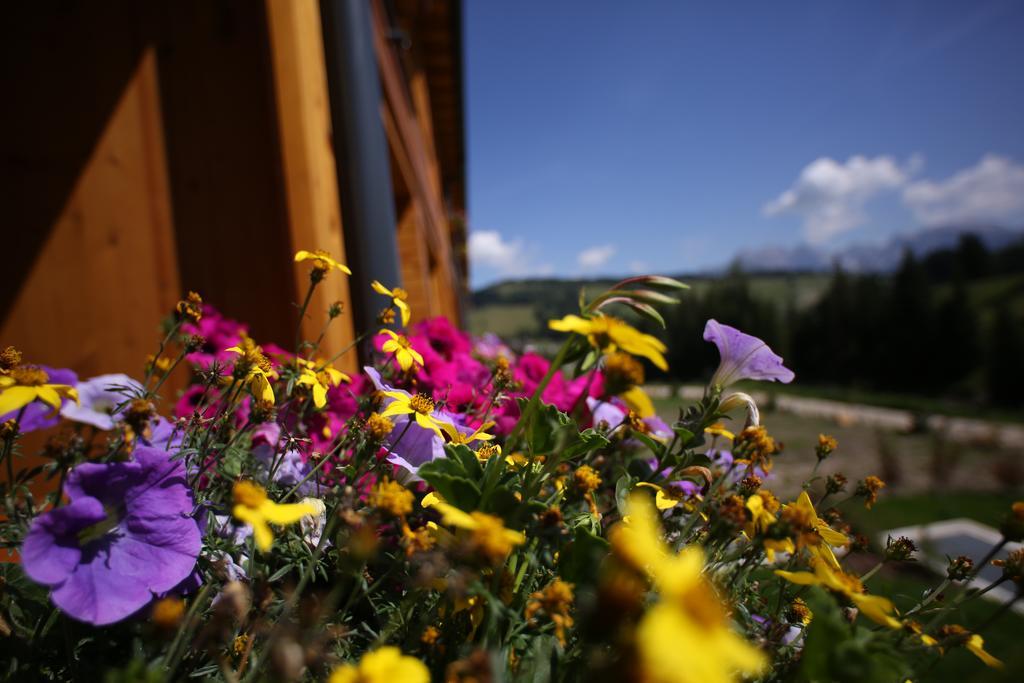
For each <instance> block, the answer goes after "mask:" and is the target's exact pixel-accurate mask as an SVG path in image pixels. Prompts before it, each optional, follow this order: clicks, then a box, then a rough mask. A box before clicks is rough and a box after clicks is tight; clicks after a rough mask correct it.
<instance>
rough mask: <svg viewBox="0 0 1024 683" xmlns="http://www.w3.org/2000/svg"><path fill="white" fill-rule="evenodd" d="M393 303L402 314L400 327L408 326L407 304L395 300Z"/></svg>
mask: <svg viewBox="0 0 1024 683" xmlns="http://www.w3.org/2000/svg"><path fill="white" fill-rule="evenodd" d="M394 301H395V306H397V307H398V310H399V311H401V312H402V326H403V327H404V326H406V325H408V324H409V318H410V317H412V311H411V310H410V309H409V304H407V303H405V302H404V301H402V300H401V299H395V300H394ZM422 363H423V361H422V360H420V364H422Z"/></svg>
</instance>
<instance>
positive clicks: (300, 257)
mask: <svg viewBox="0 0 1024 683" xmlns="http://www.w3.org/2000/svg"><path fill="white" fill-rule="evenodd" d="M302 261H312V262H313V270H316V271H319V272H320V273H321V274H322V275H326V274H327V272H328V271H329V270H330V269H331V268H337V269H338V270H340V271H341V272H343V273H345V274H346V275H351V274H352V271H351V270H349V269H348V266H346V265H345V264H344V263H340V262H338V261H335V260H334V259H333V258H332V257H331V255H330V254H328V253H327V252H326V251H323V250H322V249H315V250H313V251H306V250H305V249H302V250H301V251H298V252H296V253H295V262H296V263H301V262H302Z"/></svg>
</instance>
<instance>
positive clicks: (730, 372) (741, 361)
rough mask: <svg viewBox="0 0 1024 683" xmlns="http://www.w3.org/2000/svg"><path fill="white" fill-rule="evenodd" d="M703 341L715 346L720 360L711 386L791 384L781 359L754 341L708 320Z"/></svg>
mask: <svg viewBox="0 0 1024 683" xmlns="http://www.w3.org/2000/svg"><path fill="white" fill-rule="evenodd" d="M704 340H705V341H709V342H712V343H713V344H714V345H715V346H717V347H718V353H719V355H720V356H721V357H722V360H721V361H720V362H719V364H718V369H717V370H715V374H714V376H712V378H711V386H716V385H717V386H718V387H721V388H725V387H727V386H729V385H730V384H732V383H733V382H738V381H740V380H741V379H757V380H775V381H779V382H782V383H783V384H788V383H790V382H792V381H793V377H794V375H793V371H792V370H790V369H789V368H787V367H786V366H784V365H783V364H782V357H781V356H779V355H778V354H776V353H775V352H774V351H772V350H771V349H770V348H768V345H767V344H765V343H764V342H763V341H761V340H760V339H758V338H757V337H754V336H752V335H749V334H745V333H743V332H740V331H739V330H737V329H736V328H735V327H729V326H728V325H723V324H721V323H720V322H718V321H717V320H715V319H713V318H712V319H711V320H709V321H708V322H707V324H706V325H705V326H704Z"/></svg>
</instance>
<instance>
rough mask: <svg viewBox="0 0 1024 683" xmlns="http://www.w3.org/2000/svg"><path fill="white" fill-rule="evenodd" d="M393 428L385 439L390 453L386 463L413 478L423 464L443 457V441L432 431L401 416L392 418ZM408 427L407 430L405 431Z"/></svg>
mask: <svg viewBox="0 0 1024 683" xmlns="http://www.w3.org/2000/svg"><path fill="white" fill-rule="evenodd" d="M392 419H393V420H394V424H395V428H394V429H392V430H391V433H390V434H389V435H388V438H387V439H386V444H387V446H388V450H390V451H391V453H390V454H389V455H388V457H387V461H388V462H390V463H392V464H394V465H397V466H399V467H401V468H402V469H404V470H406V471H408V472H409V473H410V474H412V475H413V476H414V477H415V476H416V473H417V472H418V471H419V468H420V467H421V466H423V465H424V464H426V463H428V462H430V461H432V460H437V459H438V458H443V457H445V455H444V440H443V439H441V437H439V436H438V435H437V434H436V433H435V432H434V430H432V429H425V428H423V427H420V426H419V425H418V424H416V421H415V420H413V421H412V422H411V423H410V422H409V418H408V417H406V416H404V415H402V416H397V417H395V418H392ZM406 425H408V429H406Z"/></svg>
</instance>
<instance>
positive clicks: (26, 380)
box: [0, 365, 78, 415]
mask: <svg viewBox="0 0 1024 683" xmlns="http://www.w3.org/2000/svg"><path fill="white" fill-rule="evenodd" d="M49 381H50V376H49V375H48V374H46V370H43V369H42V368H38V367H35V366H34V365H19V366H17V367H14V368H12V369H10V370H9V371H8V373H7V374H5V375H0V415H6V414H7V413H9V412H12V411H14V410H19V409H21V408H24V407H25V406H27V405H28V404H29V403H32V402H33V401H40V402H42V403H45V404H46V405H48V406H50V407H51V408H53V414H56V412H57V411H58V410H60V404H61V401H62V400H63V399H65V398H70V399H72V400H73V401H75V402H76V403H77V402H78V392H77V391H76V390H75V388H74V387H72V386H70V385H68V384H50V383H49Z"/></svg>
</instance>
